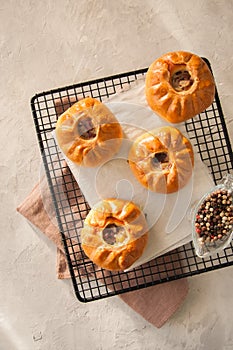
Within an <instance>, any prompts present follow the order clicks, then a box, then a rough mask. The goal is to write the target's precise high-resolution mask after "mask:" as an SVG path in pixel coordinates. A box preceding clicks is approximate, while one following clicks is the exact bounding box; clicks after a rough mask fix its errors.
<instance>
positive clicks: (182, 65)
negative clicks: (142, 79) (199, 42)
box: [145, 51, 215, 123]
mask: <svg viewBox="0 0 233 350" xmlns="http://www.w3.org/2000/svg"><path fill="white" fill-rule="evenodd" d="M145 93H146V99H147V102H148V104H149V106H150V107H151V109H152V110H153V111H155V112H156V113H157V114H158V115H160V116H161V117H163V118H164V119H165V120H167V121H168V122H170V123H180V122H183V121H185V120H187V119H190V118H192V117H194V116H195V115H197V114H199V113H201V112H203V111H204V110H205V109H206V108H207V107H209V106H210V105H211V103H212V102H213V100H214V96H215V83H214V78H213V75H212V73H211V71H210V69H209V68H208V66H207V64H206V63H205V61H204V60H203V59H202V58H201V57H199V56H197V55H195V54H193V53H190V52H185V51H176V52H169V53H167V54H165V55H163V56H161V57H160V58H158V59H156V60H155V61H154V62H153V63H152V64H151V65H150V67H149V69H148V71H147V74H146V86H145Z"/></svg>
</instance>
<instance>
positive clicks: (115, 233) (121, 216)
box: [81, 198, 148, 271]
mask: <svg viewBox="0 0 233 350" xmlns="http://www.w3.org/2000/svg"><path fill="white" fill-rule="evenodd" d="M147 239H148V227H147V223H146V220H145V217H144V214H143V213H142V211H141V210H140V209H139V208H138V207H137V206H136V205H135V204H134V203H133V202H131V201H126V200H121V199H114V198H113V199H105V200H103V201H101V202H99V203H97V204H96V205H95V206H94V207H93V208H92V209H91V210H90V212H89V213H88V215H87V217H86V219H85V221H84V227H83V229H82V230H81V241H82V248H83V250H84V252H85V254H86V255H87V256H88V257H89V258H90V259H91V260H92V261H93V262H94V263H95V264H96V265H98V266H100V267H102V268H104V269H107V270H115V271H117V270H125V269H127V268H129V267H130V266H131V265H132V264H133V263H134V262H135V261H136V260H137V259H138V258H139V257H140V256H141V255H142V253H143V250H144V248H145V246H146V243H147Z"/></svg>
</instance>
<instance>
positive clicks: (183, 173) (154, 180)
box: [129, 126, 194, 193]
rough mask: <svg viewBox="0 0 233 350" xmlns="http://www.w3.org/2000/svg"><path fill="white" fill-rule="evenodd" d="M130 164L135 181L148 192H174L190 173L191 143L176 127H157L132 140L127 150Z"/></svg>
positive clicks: (192, 160) (191, 165) (184, 183)
mask: <svg viewBox="0 0 233 350" xmlns="http://www.w3.org/2000/svg"><path fill="white" fill-rule="evenodd" d="M129 165H130V167H131V169H132V172H133V174H134V175H135V177H136V178H137V180H138V181H139V182H140V183H141V184H142V185H143V186H145V187H146V188H148V189H149V190H150V191H153V192H159V193H172V192H176V191H178V190H180V189H181V188H183V187H184V186H185V185H186V184H187V183H188V181H189V179H190V177H191V175H192V170H193V165H194V154H193V149H192V145H191V143H190V142H189V140H188V139H187V138H186V137H185V136H184V135H183V134H182V133H181V132H180V131H179V130H178V129H176V128H174V127H170V126H164V127H160V128H157V129H154V130H151V131H150V132H146V133H144V134H143V135H141V136H139V137H138V138H137V139H136V140H135V142H134V143H133V145H132V147H131V149H130V152H129Z"/></svg>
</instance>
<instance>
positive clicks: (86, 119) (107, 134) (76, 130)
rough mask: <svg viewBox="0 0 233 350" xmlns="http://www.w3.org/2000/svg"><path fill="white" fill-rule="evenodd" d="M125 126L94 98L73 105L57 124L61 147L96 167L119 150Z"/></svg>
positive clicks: (74, 158)
mask: <svg viewBox="0 0 233 350" xmlns="http://www.w3.org/2000/svg"><path fill="white" fill-rule="evenodd" d="M122 137H123V133H122V128H121V126H120V124H119V122H118V121H117V119H116V117H115V116H114V115H113V114H112V112H111V111H110V110H109V109H108V108H107V107H106V106H105V105H104V104H103V103H101V102H100V101H98V100H96V99H94V98H90V97H88V98H84V99H82V100H80V101H78V102H77V103H75V104H73V105H72V106H71V107H70V108H69V109H68V110H67V111H65V112H64V113H63V114H62V115H61V116H60V117H59V118H58V121H57V124H56V138H57V141H58V144H59V146H60V148H61V150H62V151H63V152H64V154H65V155H66V156H67V157H68V158H69V159H70V160H71V161H73V162H74V163H76V164H78V165H82V166H86V167H95V166H98V165H99V164H101V163H103V162H105V161H107V160H109V159H110V158H111V157H112V156H113V155H114V154H115V153H117V151H118V150H119V148H120V146H121V142H122Z"/></svg>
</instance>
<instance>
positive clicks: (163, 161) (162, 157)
mask: <svg viewBox="0 0 233 350" xmlns="http://www.w3.org/2000/svg"><path fill="white" fill-rule="evenodd" d="M151 164H152V166H153V167H154V168H155V169H163V170H164V169H169V168H170V167H171V163H170V162H169V157H168V153H167V152H158V153H155V154H154V156H153V157H152V158H151Z"/></svg>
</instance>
